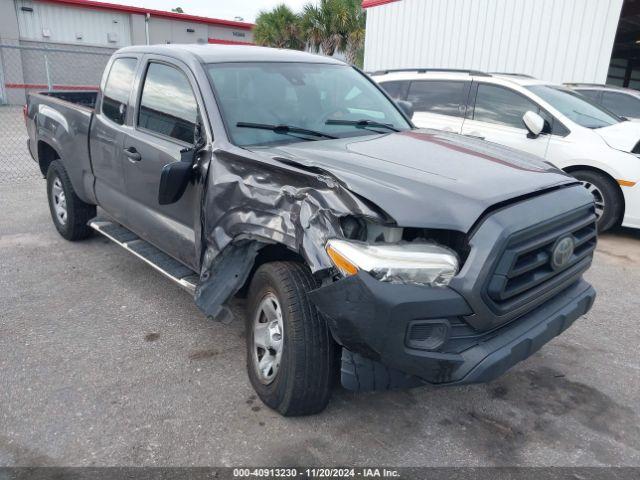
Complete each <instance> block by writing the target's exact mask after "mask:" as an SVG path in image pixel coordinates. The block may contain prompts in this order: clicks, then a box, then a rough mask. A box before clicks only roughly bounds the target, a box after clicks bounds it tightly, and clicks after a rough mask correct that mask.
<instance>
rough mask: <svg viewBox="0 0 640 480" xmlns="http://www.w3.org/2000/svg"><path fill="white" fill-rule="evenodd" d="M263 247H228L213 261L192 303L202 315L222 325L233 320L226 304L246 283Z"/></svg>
mask: <svg viewBox="0 0 640 480" xmlns="http://www.w3.org/2000/svg"><path fill="white" fill-rule="evenodd" d="M265 245H267V243H264V242H259V241H256V240H240V241H238V242H235V243H231V244H229V245H228V246H227V247H226V248H225V249H224V250H223V251H222V252H220V254H219V255H217V256H216V257H215V259H214V260H213V262H212V264H211V267H210V268H209V269H207V270H205V271H203V272H202V274H201V275H200V283H199V284H198V287H197V288H196V292H195V301H196V305H197V306H198V308H200V310H202V312H203V313H204V314H205V315H207V316H208V317H212V318H214V319H215V320H219V321H221V322H223V323H228V322H230V321H231V320H232V319H233V315H232V313H231V310H230V309H229V308H228V307H227V306H226V302H227V300H229V299H230V298H231V297H233V296H234V295H235V294H236V293H237V292H238V290H240V288H241V287H242V286H243V285H244V283H245V282H246V281H247V278H248V277H249V274H250V273H251V270H252V268H253V264H254V262H255V259H256V256H257V255H258V251H259V250H260V249H261V248H262V247H264V246H265Z"/></svg>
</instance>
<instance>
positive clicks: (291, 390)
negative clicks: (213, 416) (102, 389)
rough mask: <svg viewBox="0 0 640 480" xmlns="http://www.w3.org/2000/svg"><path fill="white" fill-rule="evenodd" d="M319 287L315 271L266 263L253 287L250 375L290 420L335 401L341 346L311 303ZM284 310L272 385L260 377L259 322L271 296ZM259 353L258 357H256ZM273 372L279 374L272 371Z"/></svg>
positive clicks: (267, 402) (269, 401)
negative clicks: (256, 326)
mask: <svg viewBox="0 0 640 480" xmlns="http://www.w3.org/2000/svg"><path fill="white" fill-rule="evenodd" d="M316 287H317V283H316V281H315V280H314V278H313V276H312V275H311V272H310V271H309V269H308V268H307V267H306V266H305V265H303V264H301V263H297V262H272V263H266V264H264V265H262V266H260V267H259V268H258V270H256V272H255V274H254V276H253V279H252V281H251V286H250V287H249V297H248V311H247V316H246V318H247V334H246V339H247V371H248V374H249V380H250V381H251V385H252V386H253V388H254V389H255V391H256V393H257V394H258V396H259V397H260V399H261V400H262V401H263V402H264V403H265V405H267V406H268V407H270V408H273V409H274V410H277V411H278V412H280V413H281V414H282V415H284V416H297V415H310V414H314V413H318V412H321V411H322V410H324V408H325V407H326V406H327V404H328V403H329V399H330V397H331V391H332V387H333V380H334V378H335V367H336V363H335V360H336V348H337V347H336V344H335V342H334V340H333V338H332V336H331V333H330V332H329V328H328V327H327V323H326V321H325V320H324V319H323V318H322V316H321V315H320V314H319V313H318V311H317V310H316V308H315V306H314V305H313V304H312V303H311V302H310V301H309V299H308V296H307V293H308V292H309V291H311V290H313V289H314V288H316ZM271 295H274V296H275V297H276V299H277V301H278V303H279V305H280V306H281V320H282V324H283V332H284V334H283V336H282V338H283V340H282V347H281V348H282V352H281V355H282V356H281V358H280V362H279V367H278V368H277V371H274V372H275V373H274V374H273V378H272V380H271V381H270V383H266V384H265V383H264V382H265V380H264V379H262V380H261V375H260V374H259V373H258V369H257V365H258V362H259V359H258V358H257V356H254V352H255V351H257V350H254V349H256V348H257V347H256V346H255V344H254V322H255V321H256V316H257V315H258V313H259V311H261V310H259V307H260V305H261V304H262V303H263V300H265V298H266V297H269V298H272V297H271ZM255 355H257V354H255ZM272 371H273V370H272Z"/></svg>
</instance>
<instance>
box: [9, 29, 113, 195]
mask: <svg viewBox="0 0 640 480" xmlns="http://www.w3.org/2000/svg"><path fill="white" fill-rule="evenodd" d="M112 53H113V49H109V48H102V47H90V46H86V47H85V46H69V45H56V44H48V43H42V42H26V41H19V40H11V39H5V38H2V39H0V182H2V183H7V182H15V181H16V180H28V179H33V178H37V177H38V176H40V171H39V169H38V166H37V165H36V163H35V162H34V161H33V160H32V159H31V156H30V155H29V152H28V149H27V132H26V129H25V124H24V118H23V115H22V106H23V105H24V104H25V103H26V97H27V94H28V93H29V92H38V91H46V90H64V91H83V90H96V89H97V88H98V85H99V83H100V79H101V77H102V72H103V71H104V67H105V65H106V64H107V62H108V60H109V57H110V56H111V54H112Z"/></svg>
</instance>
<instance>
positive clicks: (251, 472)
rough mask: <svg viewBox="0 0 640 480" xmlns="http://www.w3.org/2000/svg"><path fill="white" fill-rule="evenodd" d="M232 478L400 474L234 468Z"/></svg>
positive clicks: (390, 474) (373, 470) (391, 471)
mask: <svg viewBox="0 0 640 480" xmlns="http://www.w3.org/2000/svg"><path fill="white" fill-rule="evenodd" d="M233 476H234V478H243V477H246V478H248V477H266V478H274V477H281V478H356V477H362V478H398V477H400V472H398V470H395V469H388V468H305V469H300V470H298V469H296V468H234V469H233Z"/></svg>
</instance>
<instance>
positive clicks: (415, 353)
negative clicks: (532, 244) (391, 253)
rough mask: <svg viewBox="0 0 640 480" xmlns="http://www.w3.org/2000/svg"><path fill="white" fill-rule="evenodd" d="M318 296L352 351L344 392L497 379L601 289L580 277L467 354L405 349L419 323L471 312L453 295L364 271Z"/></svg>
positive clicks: (345, 365) (485, 335)
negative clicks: (408, 332) (388, 280)
mask: <svg viewBox="0 0 640 480" xmlns="http://www.w3.org/2000/svg"><path fill="white" fill-rule="evenodd" d="M311 299H312V300H313V301H314V303H315V304H316V305H317V307H318V308H319V310H320V311H321V312H322V313H323V314H324V315H325V316H326V317H327V319H328V323H329V325H330V327H331V330H332V332H333V335H334V337H335V338H336V340H337V341H338V342H339V343H340V344H341V345H342V346H343V347H344V348H345V349H346V350H347V352H346V353H345V354H343V362H342V381H343V385H344V386H345V388H349V389H353V390H371V389H375V390H378V389H388V388H396V387H406V386H413V385H416V384H420V383H430V384H438V385H444V384H466V383H477V382H487V381H489V380H492V379H494V378H496V377H498V376H500V375H501V374H503V373H504V372H505V371H507V370H508V369H509V368H510V367H512V366H513V365H515V364H516V363H518V362H520V361H522V360H524V359H525V358H527V357H529V356H530V355H531V354H533V353H534V352H536V351H537V350H538V349H539V348H540V347H542V345H544V344H545V343H547V342H549V341H550V340H551V339H552V338H553V337H555V336H557V335H559V334H560V333H562V332H563V331H564V330H565V329H566V328H568V327H569V326H570V325H571V324H572V323H573V322H574V321H575V320H576V319H577V318H579V317H580V316H582V315H584V314H585V313H586V312H588V311H589V309H590V308H591V306H592V304H593V301H594V299H595V291H594V289H593V288H592V287H591V286H590V285H589V284H588V283H587V282H585V281H584V280H579V281H577V282H576V283H574V284H573V285H572V286H570V287H568V288H567V289H565V290H563V291H562V292H560V293H558V294H557V295H556V296H555V297H553V298H552V299H550V300H548V301H547V302H546V303H544V304H543V305H541V306H540V307H538V308H536V309H534V310H532V311H530V312H528V313H527V314H525V315H523V316H521V317H520V318H518V319H516V320H514V321H512V322H510V323H509V324H507V325H504V326H501V327H499V328H496V329H494V330H491V331H488V332H478V336H477V341H474V342H473V343H472V344H470V345H469V346H468V347H465V348H464V349H462V351H460V350H458V351H451V350H447V346H448V344H445V345H444V346H443V347H442V348H441V349H439V350H438V351H425V350H417V349H410V348H408V347H407V346H406V344H405V332H406V329H407V326H408V325H409V324H410V323H411V322H412V321H414V320H416V319H424V318H444V319H446V318H451V319H453V318H459V317H460V316H464V315H468V314H470V313H471V312H470V311H469V307H468V306H467V304H466V302H464V299H462V297H460V296H459V295H458V294H457V293H455V292H453V290H450V289H447V288H420V287H409V286H402V285H390V284H384V283H383V282H378V281H377V280H375V279H373V278H371V277H368V276H366V275H362V274H358V275H356V276H354V277H349V278H347V279H344V280H342V281H339V282H336V283H334V284H332V285H329V286H327V287H323V288H320V289H318V290H316V291H315V292H312V294H311ZM411 377H416V378H411Z"/></svg>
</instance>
